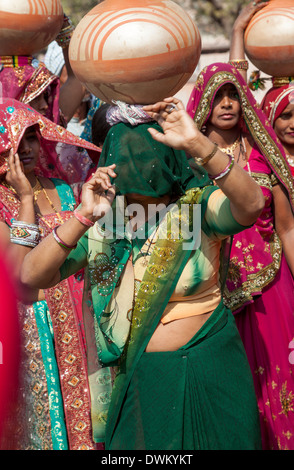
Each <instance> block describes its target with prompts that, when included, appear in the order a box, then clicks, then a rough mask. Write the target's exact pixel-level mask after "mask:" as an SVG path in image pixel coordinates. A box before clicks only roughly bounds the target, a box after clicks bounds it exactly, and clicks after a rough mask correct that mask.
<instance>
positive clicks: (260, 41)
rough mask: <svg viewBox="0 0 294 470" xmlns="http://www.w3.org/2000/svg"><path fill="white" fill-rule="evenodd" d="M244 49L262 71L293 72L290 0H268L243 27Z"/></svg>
mask: <svg viewBox="0 0 294 470" xmlns="http://www.w3.org/2000/svg"><path fill="white" fill-rule="evenodd" d="M244 40H245V52H246V54H247V56H248V59H249V60H250V61H251V62H252V63H253V64H254V65H255V66H256V67H257V68H258V69H259V70H261V71H262V72H264V73H266V74H268V75H271V76H273V77H281V76H294V2H293V0H271V1H270V3H269V4H268V5H266V6H265V7H264V8H263V9H262V10H260V11H259V12H258V13H256V15H254V17H253V18H252V20H251V21H250V23H249V25H248V26H247V29H246V31H245V38H244Z"/></svg>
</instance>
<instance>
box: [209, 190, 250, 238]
mask: <svg viewBox="0 0 294 470" xmlns="http://www.w3.org/2000/svg"><path fill="white" fill-rule="evenodd" d="M246 228H248V227H245V226H244V225H241V224H239V223H238V222H237V221H236V220H235V218H234V216H233V214H232V211H231V206H230V200H229V199H228V198H227V196H225V194H224V193H223V192H222V191H221V190H220V189H219V188H217V189H216V190H215V191H213V192H212V193H210V195H209V199H208V201H207V208H206V213H205V217H204V224H203V230H204V231H205V233H206V234H207V235H208V236H209V237H210V238H211V237H213V238H217V239H224V238H226V237H228V236H230V235H235V234H236V233H239V232H242V231H243V230H245V229H246Z"/></svg>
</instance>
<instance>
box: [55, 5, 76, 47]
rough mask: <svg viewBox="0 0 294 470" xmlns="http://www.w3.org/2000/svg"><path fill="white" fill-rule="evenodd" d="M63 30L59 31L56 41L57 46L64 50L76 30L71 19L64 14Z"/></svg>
mask: <svg viewBox="0 0 294 470" xmlns="http://www.w3.org/2000/svg"><path fill="white" fill-rule="evenodd" d="M63 25H64V26H63V28H62V29H61V30H60V31H59V33H58V35H57V37H56V38H55V41H56V42H57V44H58V45H59V46H60V47H62V48H63V49H64V48H65V47H67V46H68V45H69V43H70V40H71V37H72V35H73V32H74V30H75V27H74V25H73V24H72V22H71V19H70V18H69V17H68V16H66V15H65V14H64V23H63Z"/></svg>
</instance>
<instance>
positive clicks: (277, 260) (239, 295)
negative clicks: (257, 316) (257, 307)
mask: <svg viewBox="0 0 294 470" xmlns="http://www.w3.org/2000/svg"><path fill="white" fill-rule="evenodd" d="M270 247H271V255H272V258H273V262H272V263H271V264H269V265H268V266H265V267H264V268H263V269H261V270H260V271H258V273H254V274H248V275H247V281H245V282H244V283H242V285H241V286H240V287H239V288H238V289H236V290H234V291H232V292H230V291H229V290H228V288H227V286H225V288H224V303H225V305H226V306H227V307H229V308H230V309H231V310H232V311H235V310H237V309H239V308H240V307H242V305H243V304H244V303H245V302H248V301H251V300H253V297H252V295H253V293H254V292H256V291H257V290H258V291H261V290H262V289H263V288H264V287H266V286H267V285H268V284H269V283H270V282H272V281H273V279H274V278H275V276H276V274H277V272H278V270H279V268H280V264H281V257H282V243H281V241H280V239H279V237H278V235H277V234H276V233H275V234H274V240H273V242H271V243H270Z"/></svg>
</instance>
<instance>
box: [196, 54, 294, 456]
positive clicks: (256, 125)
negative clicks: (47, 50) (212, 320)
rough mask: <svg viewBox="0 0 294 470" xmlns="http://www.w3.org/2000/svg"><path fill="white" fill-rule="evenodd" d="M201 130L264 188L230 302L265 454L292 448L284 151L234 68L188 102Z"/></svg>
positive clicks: (212, 76) (240, 253) (236, 245)
mask: <svg viewBox="0 0 294 470" xmlns="http://www.w3.org/2000/svg"><path fill="white" fill-rule="evenodd" d="M188 113H189V114H190V116H192V117H193V119H194V121H195V122H196V124H197V126H198V128H199V129H202V131H203V132H204V133H205V134H206V135H207V136H209V138H210V139H211V140H213V141H214V142H216V143H217V144H218V145H219V147H221V148H222V150H223V151H225V152H226V153H228V154H231V155H233V157H234V159H235V162H237V163H238V164H240V165H241V166H243V167H244V169H245V170H247V171H248V172H249V173H250V174H251V176H252V177H253V178H254V179H255V180H256V181H257V182H258V184H259V185H260V187H261V189H262V191H263V194H264V196H265V199H266V204H265V208H264V210H263V212H262V214H261V216H260V217H259V218H258V220H257V222H256V223H255V224H254V225H253V226H252V227H251V228H248V229H246V230H244V231H243V232H241V233H239V234H237V235H235V236H234V237H233V242H232V246H231V254H230V264H229V269H228V277H227V281H226V286H225V289H224V297H225V302H226V305H228V306H229V307H230V308H231V310H232V311H233V313H234V314H235V319H236V323H237V326H238V328H239V332H240V334H241V337H242V339H243V342H244V345H245V349H246V352H247V355H248V359H249V363H250V366H251V370H252V374H253V378H254V383H255V390H256V395H257V399H258V405H259V411H260V421H261V430H262V437H263V448H264V449H294V379H293V372H294V370H293V364H291V363H290V362H289V354H290V349H289V343H290V342H291V340H292V339H293V335H294V317H293V311H294V281H293V274H294V263H293V250H292V248H291V246H292V247H293V240H294V238H293V234H294V223H293V207H294V187H293V178H292V175H291V171H290V168H289V166H288V164H287V162H286V158H285V154H284V152H283V148H282V147H281V145H280V144H279V143H278V141H277V139H276V135H275V133H274V131H273V129H272V128H271V126H270V124H269V123H268V121H267V120H266V118H265V116H264V114H263V113H262V112H261V111H260V109H259V107H258V105H257V103H256V102H255V100H254V98H253V96H252V94H251V92H250V90H249V89H248V86H247V84H246V82H245V81H244V79H243V78H242V76H241V75H240V74H239V73H238V71H237V70H236V69H235V68H234V67H233V66H231V65H229V64H221V63H216V64H212V65H211V66H209V67H207V68H205V69H204V70H203V71H202V73H201V74H200V75H199V77H198V79H197V81H196V84H195V87H194V90H193V92H192V94H191V97H190V100H189V103H188Z"/></svg>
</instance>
